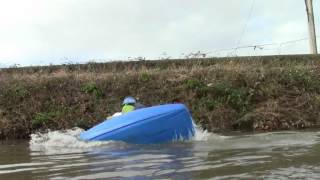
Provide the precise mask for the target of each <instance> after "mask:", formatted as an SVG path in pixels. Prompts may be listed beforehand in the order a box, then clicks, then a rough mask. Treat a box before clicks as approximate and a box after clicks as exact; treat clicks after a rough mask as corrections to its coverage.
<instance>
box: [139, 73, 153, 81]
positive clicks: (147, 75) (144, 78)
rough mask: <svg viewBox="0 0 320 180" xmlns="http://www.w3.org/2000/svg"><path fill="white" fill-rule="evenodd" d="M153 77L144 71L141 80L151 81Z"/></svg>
mask: <svg viewBox="0 0 320 180" xmlns="http://www.w3.org/2000/svg"><path fill="white" fill-rule="evenodd" d="M150 79H151V77H150V75H149V74H148V73H142V74H141V75H140V80H141V81H142V82H147V81H149V80H150Z"/></svg>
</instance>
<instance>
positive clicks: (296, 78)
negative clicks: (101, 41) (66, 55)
mask: <svg viewBox="0 0 320 180" xmlns="http://www.w3.org/2000/svg"><path fill="white" fill-rule="evenodd" d="M0 83H1V86H0V139H4V138H28V137H29V135H30V134H31V133H33V132H36V131H38V130H46V129H52V130H57V129H68V128H72V127H75V126H78V127H82V128H89V127H91V126H93V125H95V124H97V123H98V122H101V121H102V120H104V119H105V118H106V117H108V116H110V115H112V114H113V113H114V112H118V111H120V109H121V101H122V99H123V98H124V97H125V96H127V95H132V96H135V97H137V98H138V99H139V100H140V101H141V102H142V103H144V104H146V105H156V104H163V103H168V102H170V101H172V100H173V99H176V98H178V99H180V100H181V101H182V102H184V103H185V104H186V105H187V106H188V107H189V108H190V111H191V113H192V116H193V118H194V120H195V121H196V123H197V124H198V125H200V126H202V127H203V128H204V129H207V130H208V131H211V132H223V131H230V130H242V131H260V130H263V131H270V130H288V129H301V128H310V127H316V126H318V125H319V123H320V57H319V56H269V57H242V58H211V59H186V60H161V61H135V62H110V63H89V64H84V65H61V66H48V67H26V68H9V69H1V70H0Z"/></svg>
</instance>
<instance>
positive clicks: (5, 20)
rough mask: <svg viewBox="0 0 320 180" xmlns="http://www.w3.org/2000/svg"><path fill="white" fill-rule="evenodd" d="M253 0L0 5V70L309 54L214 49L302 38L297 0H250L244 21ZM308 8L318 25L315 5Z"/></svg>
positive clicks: (300, 47) (289, 48)
mask: <svg viewBox="0 0 320 180" xmlns="http://www.w3.org/2000/svg"><path fill="white" fill-rule="evenodd" d="M252 2H253V0H224V1H222V0H201V1H199V0H27V1H24V0H0V66H8V65H13V64H20V65H44V64H50V63H51V64H61V63H71V62H74V63H76V62H78V63H80V62H88V61H92V60H95V61H107V60H119V59H120V60H128V57H133V58H135V57H139V56H142V57H146V58H147V59H158V58H159V57H163V56H164V55H163V53H164V52H165V53H166V54H167V55H169V56H171V57H176V58H179V57H183V55H182V53H185V54H189V53H192V52H197V51H201V52H205V53H208V55H209V56H229V55H266V54H296V53H308V52H309V49H308V41H307V40H305V41H299V42H296V43H290V44H284V45H282V46H281V47H280V46H279V45H273V46H265V47H264V49H262V50H261V49H256V50H254V49H253V48H244V49H238V50H236V51H234V50H231V51H216V50H220V49H230V48H234V47H236V46H245V45H259V44H268V43H281V42H286V41H291V40H296V39H301V38H307V37H308V29H307V17H306V12H305V5H304V0H255V2H254V6H253V11H252V15H251V18H248V17H249V14H250V9H251V5H252ZM314 9H315V21H316V24H317V25H320V12H318V10H319V11H320V3H319V1H317V0H316V1H314ZM248 19H249V21H247V20H248ZM245 27H246V28H245ZM319 31H320V28H318V29H317V32H318V35H319ZM243 32H244V33H243ZM242 34H243V36H241V35H242ZM241 37H242V38H241ZM239 41H240V42H239Z"/></svg>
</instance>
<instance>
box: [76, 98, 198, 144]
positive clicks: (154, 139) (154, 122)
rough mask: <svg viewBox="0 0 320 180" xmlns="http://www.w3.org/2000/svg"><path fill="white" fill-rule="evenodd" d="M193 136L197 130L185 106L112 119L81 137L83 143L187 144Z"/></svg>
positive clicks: (144, 110) (135, 112) (134, 113)
mask: <svg viewBox="0 0 320 180" xmlns="http://www.w3.org/2000/svg"><path fill="white" fill-rule="evenodd" d="M192 136H194V126H193V122H192V117H191V115H190V113H189V111H188V109H187V108H186V106H185V105H183V104H167V105H159V106H153V107H148V108H143V109H138V110H135V111H131V112H129V113H126V114H123V115H121V116H117V117H113V118H112V119H109V120H106V121H104V122H102V123H100V124H98V125H96V126H94V127H92V128H91V129H89V130H87V131H85V132H83V133H81V134H80V139H82V140H85V141H107V140H114V141H124V142H128V143H134V144H156V143H166V142H171V141H176V140H188V139H190V138H191V137H192Z"/></svg>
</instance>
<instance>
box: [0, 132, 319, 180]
mask: <svg viewBox="0 0 320 180" xmlns="http://www.w3.org/2000/svg"><path fill="white" fill-rule="evenodd" d="M80 132H82V130H81V129H72V130H68V131H63V132H61V131H55V132H49V133H47V134H39V135H33V136H32V139H31V141H30V142H26V141H15V142H12V141H11V142H8V141H7V142H2V144H1V149H0V153H1V156H0V179H97V178H101V179H106V178H108V179H209V178H210V179H257V178H258V179H287V178H291V179H295V178H309V179H317V178H318V177H319V176H320V168H319V167H320V163H319V160H320V155H319V154H320V153H319V151H320V143H319V135H320V134H319V133H317V132H278V133H264V134H256V135H237V136H219V135H216V134H209V133H205V132H202V131H199V130H198V131H197V136H196V137H195V139H194V140H192V141H189V142H176V143H171V144H162V145H132V144H126V143H122V142H83V141H80V140H78V138H77V136H78V135H79V133H80Z"/></svg>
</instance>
